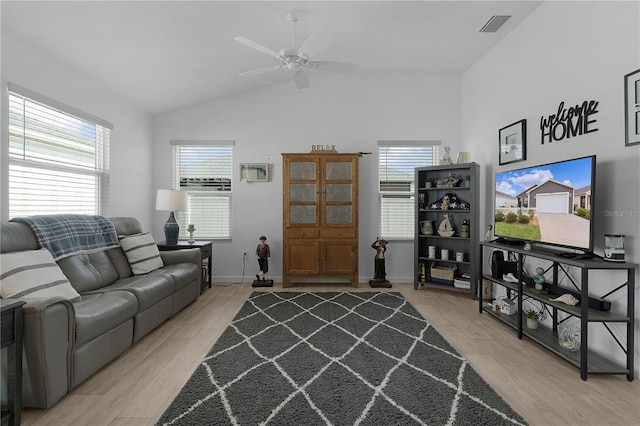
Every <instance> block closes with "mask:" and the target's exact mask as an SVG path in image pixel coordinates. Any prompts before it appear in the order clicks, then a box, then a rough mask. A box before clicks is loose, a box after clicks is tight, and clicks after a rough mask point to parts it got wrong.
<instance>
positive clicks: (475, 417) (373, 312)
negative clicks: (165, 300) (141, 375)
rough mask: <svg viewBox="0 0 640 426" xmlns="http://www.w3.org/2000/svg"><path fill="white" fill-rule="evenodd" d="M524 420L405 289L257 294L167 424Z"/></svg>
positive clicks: (209, 357)
mask: <svg viewBox="0 0 640 426" xmlns="http://www.w3.org/2000/svg"><path fill="white" fill-rule="evenodd" d="M224 424H231V425H258V424H265V425H266V424H271V425H325V424H326V425H413V424H416V425H474V426H475V425H503V424H509V425H510V424H516V425H518V424H525V421H524V420H523V419H522V417H520V416H519V415H518V414H517V413H515V412H514V411H513V410H512V409H511V408H510V407H509V405H507V404H506V403H505V402H504V400H503V399H502V398H500V396H498V395H497V394H496V392H495V391H494V390H493V389H492V388H491V387H490V386H489V385H488V384H487V383H486V382H485V381H484V380H482V378H480V376H478V374H477V373H476V372H475V371H474V370H473V369H472V368H471V366H470V365H469V364H468V363H467V361H466V360H465V359H464V358H463V357H462V356H460V355H459V354H458V353H457V352H456V351H455V350H454V349H453V348H452V347H451V346H450V345H449V344H448V343H447V341H446V340H444V339H443V338H442V336H440V335H439V334H438V333H437V332H436V331H435V330H434V329H433V328H432V327H431V324H430V323H429V322H428V321H426V320H425V319H424V318H422V316H420V314H419V313H418V312H417V311H416V310H415V309H414V308H413V307H412V306H411V305H410V304H409V302H408V301H407V300H406V299H405V298H404V297H403V296H402V295H401V294H400V293H392V292H389V293H387V292H365V293H360V292H353V293H349V292H340V293H337V292H336V293H310V292H304V293H294V292H276V293H263V292H256V293H253V294H252V295H251V296H250V297H249V299H248V300H247V302H246V303H245V304H244V306H243V307H242V308H241V309H240V312H239V313H238V315H237V316H236V317H235V318H234V320H233V321H232V323H231V324H230V325H229V327H228V328H227V329H226V330H225V331H224V333H223V334H222V336H221V337H220V338H219V339H218V341H217V342H216V343H215V344H214V346H213V348H211V351H210V352H209V354H208V355H207V356H206V357H205V359H204V360H203V361H202V363H201V364H200V366H198V368H197V370H196V371H195V373H194V374H193V376H192V377H191V378H190V379H189V381H188V382H187V384H186V385H185V386H184V388H183V389H182V390H181V391H180V394H178V396H177V397H176V398H175V400H174V401H173V402H172V403H171V406H170V407H169V408H168V409H167V410H166V411H165V413H164V414H163V415H162V417H161V418H160V420H159V422H158V425H224Z"/></svg>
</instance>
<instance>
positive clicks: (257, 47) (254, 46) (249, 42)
mask: <svg viewBox="0 0 640 426" xmlns="http://www.w3.org/2000/svg"><path fill="white" fill-rule="evenodd" d="M235 40H236V41H238V42H240V43H242V44H244V45H245V46H247V47H250V48H252V49H255V50H257V51H258V52H262V53H264V54H267V55H269V56H273V57H274V58H278V59H280V54H279V53H278V52H276V51H274V50H271V49H269V48H268V47H266V46H263V45H261V44H260V43H258V42H255V41H253V40H249V39H248V38H246V37H242V36H238V37H236V38H235Z"/></svg>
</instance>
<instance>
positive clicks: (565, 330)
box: [558, 323, 580, 352]
mask: <svg viewBox="0 0 640 426" xmlns="http://www.w3.org/2000/svg"><path fill="white" fill-rule="evenodd" d="M558 343H559V344H560V347H561V348H562V349H564V350H566V351H569V352H577V351H579V350H580V326H579V325H578V324H564V323H563V324H560V325H558Z"/></svg>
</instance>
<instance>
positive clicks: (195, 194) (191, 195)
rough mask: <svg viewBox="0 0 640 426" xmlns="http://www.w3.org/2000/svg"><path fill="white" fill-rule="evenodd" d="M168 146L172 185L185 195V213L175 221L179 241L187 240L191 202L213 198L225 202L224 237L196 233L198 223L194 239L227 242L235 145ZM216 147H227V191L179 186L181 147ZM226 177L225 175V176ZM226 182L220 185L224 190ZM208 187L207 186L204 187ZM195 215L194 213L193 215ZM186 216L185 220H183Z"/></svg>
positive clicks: (230, 226) (224, 142)
mask: <svg viewBox="0 0 640 426" xmlns="http://www.w3.org/2000/svg"><path fill="white" fill-rule="evenodd" d="M170 145H171V147H172V152H171V156H172V159H171V161H172V164H173V171H172V185H173V188H174V189H176V190H182V191H184V192H186V193H187V211H186V214H185V212H178V213H177V220H178V223H180V236H179V238H180V239H185V238H188V233H187V224H188V223H189V219H188V215H189V210H188V209H189V206H190V204H191V203H192V202H195V201H196V200H198V199H199V198H203V197H215V198H225V199H226V200H227V205H228V211H227V212H226V215H225V216H226V221H227V223H228V229H227V230H226V231H227V233H226V235H207V234H203V233H202V232H198V223H193V224H194V225H195V227H196V235H195V238H196V239H199V240H207V241H227V240H231V239H232V238H233V187H234V183H233V147H234V145H235V141H233V140H172V141H170ZM189 146H190V147H203V148H207V147H217V148H224V147H228V149H229V155H230V159H229V173H228V186H229V190H222V191H216V190H202V189H201V190H197V189H189V187H183V186H181V181H182V179H183V176H182V174H181V166H180V157H178V155H179V154H182V152H181V147H189ZM225 176H226V174H225ZM218 178H219V176H214V177H212V182H213V181H215V180H216V179H218ZM225 184H226V182H225V183H223V184H222V187H223V188H224V186H225ZM205 186H208V185H205ZM193 214H195V213H193ZM185 216H187V218H185Z"/></svg>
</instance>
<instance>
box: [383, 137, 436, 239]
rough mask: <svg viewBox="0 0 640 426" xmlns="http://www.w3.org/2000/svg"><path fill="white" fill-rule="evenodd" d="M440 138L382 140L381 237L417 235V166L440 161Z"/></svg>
mask: <svg viewBox="0 0 640 426" xmlns="http://www.w3.org/2000/svg"><path fill="white" fill-rule="evenodd" d="M439 144H440V142H437V141H379V142H378V182H379V185H378V202H379V207H380V229H379V236H380V237H383V238H385V239H394V238H395V239H403V238H413V236H414V226H415V222H414V221H415V204H414V199H415V196H414V194H415V192H414V191H415V168H416V167H424V166H432V165H435V164H436V163H437V158H438V145H439Z"/></svg>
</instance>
